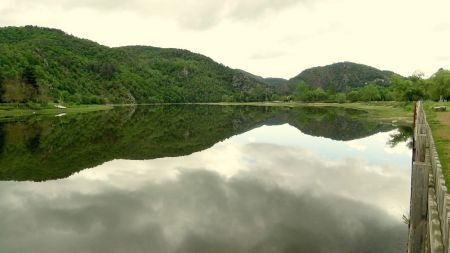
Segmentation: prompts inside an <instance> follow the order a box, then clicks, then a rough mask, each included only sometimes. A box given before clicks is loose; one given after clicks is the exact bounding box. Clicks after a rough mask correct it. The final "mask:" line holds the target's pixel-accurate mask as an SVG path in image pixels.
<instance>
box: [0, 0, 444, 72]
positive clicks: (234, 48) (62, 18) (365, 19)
mask: <svg viewBox="0 0 450 253" xmlns="http://www.w3.org/2000/svg"><path fill="white" fill-rule="evenodd" d="M449 10H450V1H449V0H1V1H0V26H12V25H14V26H15V25H39V26H46V27H54V28H59V29H62V30H64V31H66V32H67V33H70V34H73V35H75V36H77V37H82V38H87V39H91V40H94V41H96V42H99V43H101V44H104V45H107V46H124V45H137V44H139V45H151V46H158V47H175V48H184V49H188V50H191V51H194V52H197V53H201V54H204V55H207V56H209V57H211V58H213V59H214V60H216V61H218V62H220V63H223V64H225V65H227V66H230V67H232V68H241V69H244V70H247V71H249V72H252V73H254V74H257V75H261V76H264V77H269V76H275V77H284V78H290V77H293V76H295V75H297V74H298V73H299V72H301V71H302V70H304V69H306V68H309V67H313V66H318V65H327V64H331V63H334V62H340V61H353V62H358V63H363V64H367V65H371V66H374V67H377V68H380V69H386V70H393V71H395V72H397V73H400V74H403V75H410V74H412V73H413V72H414V71H416V70H420V71H422V72H424V73H425V74H426V75H431V74H432V73H434V72H435V71H436V70H437V69H438V68H440V67H443V68H450V15H449V14H448V11H449Z"/></svg>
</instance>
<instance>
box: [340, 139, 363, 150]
mask: <svg viewBox="0 0 450 253" xmlns="http://www.w3.org/2000/svg"><path fill="white" fill-rule="evenodd" d="M345 144H346V145H347V146H348V147H349V148H352V149H356V150H366V149H367V147H366V146H364V145H363V144H361V143H358V142H352V141H348V142H346V143H345Z"/></svg>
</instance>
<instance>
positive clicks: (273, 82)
mask: <svg viewBox="0 0 450 253" xmlns="http://www.w3.org/2000/svg"><path fill="white" fill-rule="evenodd" d="M287 82H288V80H286V79H283V78H277V77H268V78H264V83H266V84H268V85H272V86H277V85H283V84H285V83H287Z"/></svg>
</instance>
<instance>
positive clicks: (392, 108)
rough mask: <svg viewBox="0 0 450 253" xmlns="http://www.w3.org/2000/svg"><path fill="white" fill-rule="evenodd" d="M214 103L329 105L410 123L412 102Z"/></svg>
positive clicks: (374, 116)
mask: <svg viewBox="0 0 450 253" xmlns="http://www.w3.org/2000/svg"><path fill="white" fill-rule="evenodd" d="M209 104H214V105H251V106H287V107H298V106H323V107H325V106H330V107H343V108H349V109H358V110H364V111H367V112H368V113H369V116H368V117H369V119H371V120H374V121H381V122H386V123H397V124H403V125H405V124H412V120H413V118H412V117H413V109H412V107H413V103H410V102H366V103H363V102H358V103H301V102H248V103H209Z"/></svg>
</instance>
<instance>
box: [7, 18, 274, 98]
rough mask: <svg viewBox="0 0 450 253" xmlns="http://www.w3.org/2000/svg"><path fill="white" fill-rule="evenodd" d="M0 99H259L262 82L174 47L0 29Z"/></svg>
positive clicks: (47, 31)
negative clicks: (108, 42) (110, 43)
mask: <svg viewBox="0 0 450 253" xmlns="http://www.w3.org/2000/svg"><path fill="white" fill-rule="evenodd" d="M0 85H1V90H0V93H1V94H0V102H30V101H33V102H52V101H55V102H69V103H83V104H87V103H152V102H217V101H256V100H265V99H266V97H267V96H268V93H269V92H270V87H269V86H268V85H267V84H265V83H264V82H263V81H261V80H257V79H255V78H253V77H252V76H251V75H247V74H245V73H242V72H241V71H238V70H234V69H231V68H229V67H226V66H224V65H221V64H219V63H217V62H214V61H213V60H212V59H210V58H208V57H205V56H202V55H199V54H195V53H192V52H189V51H187V50H180V49H163V48H155V47H147V46H128V47H119V48H109V47H106V46H102V45H99V44H97V43H95V42H92V41H89V40H85V39H79V38H76V37H74V36H71V35H68V34H66V33H64V32H63V31H60V30H56V29H50V28H41V27H33V26H26V27H3V28H0Z"/></svg>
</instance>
